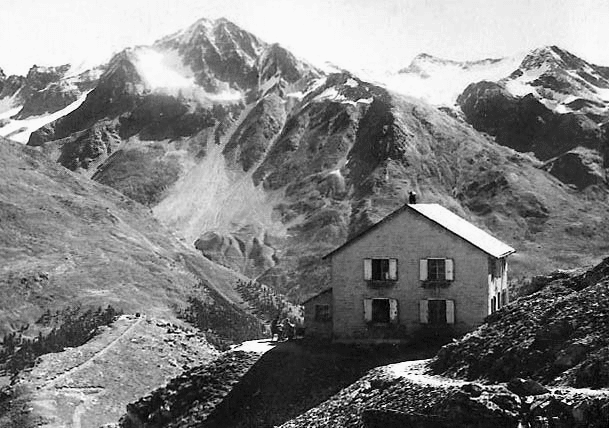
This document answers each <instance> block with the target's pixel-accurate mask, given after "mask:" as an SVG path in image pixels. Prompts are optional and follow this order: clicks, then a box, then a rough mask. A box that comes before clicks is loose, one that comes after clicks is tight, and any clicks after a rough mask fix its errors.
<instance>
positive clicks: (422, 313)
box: [419, 300, 429, 324]
mask: <svg viewBox="0 0 609 428" xmlns="http://www.w3.org/2000/svg"><path fill="white" fill-rule="evenodd" d="M427 308H428V306H427V300H421V301H419V320H420V321H421V324H427V323H429V316H428V312H429V311H428V310H427Z"/></svg>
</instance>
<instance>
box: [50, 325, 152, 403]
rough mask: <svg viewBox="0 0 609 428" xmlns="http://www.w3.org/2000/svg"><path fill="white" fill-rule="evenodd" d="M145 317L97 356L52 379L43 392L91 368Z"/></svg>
mask: <svg viewBox="0 0 609 428" xmlns="http://www.w3.org/2000/svg"><path fill="white" fill-rule="evenodd" d="M143 319H144V318H143V317H141V318H136V321H135V322H134V323H133V324H131V325H130V326H129V327H127V329H126V330H125V331H123V332H122V333H121V334H119V335H118V336H117V337H116V339H114V340H113V341H112V342H110V343H108V344H107V345H106V346H104V347H103V348H102V349H100V350H99V351H98V352H96V353H95V354H93V355H92V356H91V357H89V358H88V359H86V360H85V361H83V362H82V363H80V364H79V365H77V366H75V367H72V368H71V369H69V370H67V371H66V372H64V373H62V374H61V375H59V376H57V377H56V378H55V379H52V380H51V381H50V382H48V383H47V384H46V385H45V386H44V387H42V388H41V391H44V390H46V389H50V388H52V387H54V386H56V385H57V384H58V383H59V382H61V381H62V380H64V379H67V378H68V377H69V376H72V375H74V374H75V373H76V372H78V371H79V370H83V369H85V368H87V367H89V366H91V365H92V364H93V361H94V360H95V359H96V358H99V357H101V356H103V355H105V354H106V353H108V350H110V349H111V348H112V347H113V346H115V345H116V344H117V343H118V342H119V341H120V340H121V339H123V338H125V337H126V336H127V335H128V334H130V333H131V332H133V330H134V329H135V328H136V327H137V326H138V325H140V324H141V322H142V321H143Z"/></svg>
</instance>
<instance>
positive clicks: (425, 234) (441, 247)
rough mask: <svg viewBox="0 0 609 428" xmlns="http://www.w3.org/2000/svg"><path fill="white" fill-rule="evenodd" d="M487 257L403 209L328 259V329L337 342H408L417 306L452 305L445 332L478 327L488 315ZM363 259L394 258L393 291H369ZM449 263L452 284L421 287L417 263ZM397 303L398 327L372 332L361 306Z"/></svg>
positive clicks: (417, 319) (420, 327)
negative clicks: (429, 301)
mask: <svg viewBox="0 0 609 428" xmlns="http://www.w3.org/2000/svg"><path fill="white" fill-rule="evenodd" d="M487 257H488V256H487V254H486V253H485V252H483V251H481V250H480V249H478V248H477V247H475V246H473V245H472V244H470V243H469V242H467V241H465V240H463V239H462V238H459V237H458V236H456V235H454V234H452V233H451V232H449V231H447V230H446V229H444V228H443V227H441V226H439V225H437V224H436V223H434V222H431V221H429V220H428V219H426V218H425V217H423V216H422V215H420V214H418V213H417V212H414V211H411V210H409V209H405V210H404V211H402V212H401V213H399V214H398V215H396V216H395V217H394V218H392V219H390V220H389V221H386V222H385V223H383V224H381V225H379V226H377V227H376V228H374V229H372V230H371V231H369V232H368V233H366V234H365V235H363V236H362V237H360V238H359V239H358V240H356V241H354V242H353V243H351V244H350V245H348V246H346V247H344V248H343V249H342V250H341V251H339V252H337V253H335V254H333V255H332V286H333V299H334V317H333V324H334V325H333V329H334V340H336V341H366V342H368V341H370V342H382V341H401V340H409V339H411V338H412V336H413V335H415V334H417V333H420V332H421V330H424V329H429V327H428V326H425V325H422V324H421V322H420V313H419V301H420V300H423V299H434V298H437V299H447V300H453V301H454V310H455V324H454V325H452V326H448V327H447V328H450V329H452V330H453V331H454V332H455V333H457V334H460V333H463V332H466V331H468V330H471V329H472V328H474V327H476V326H477V325H479V324H480V323H481V322H482V320H483V319H484V317H486V316H487V314H488V312H489V306H488V303H489V300H488V291H489V279H488V278H489V277H488V258H487ZM365 258H397V259H398V280H397V281H396V282H395V284H394V285H390V286H385V287H376V288H372V287H371V286H370V285H369V284H368V282H367V281H365V280H364V273H363V263H364V262H363V260H364V259H365ZM426 258H449V259H453V260H454V280H453V281H452V282H451V283H450V285H449V286H448V287H445V288H442V287H434V288H424V287H422V281H421V280H420V279H419V277H420V276H419V260H420V259H426ZM367 298H391V299H397V300H398V305H399V308H398V311H399V314H398V316H399V322H398V323H397V324H395V325H387V326H374V325H372V324H370V323H367V322H366V321H365V319H364V308H363V306H364V304H363V300H364V299H367Z"/></svg>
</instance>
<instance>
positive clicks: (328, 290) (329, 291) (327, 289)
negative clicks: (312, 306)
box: [301, 287, 332, 305]
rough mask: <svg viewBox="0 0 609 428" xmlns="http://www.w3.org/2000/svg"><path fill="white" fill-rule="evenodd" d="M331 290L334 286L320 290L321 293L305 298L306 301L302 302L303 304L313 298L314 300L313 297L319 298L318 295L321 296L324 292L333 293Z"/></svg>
mask: <svg viewBox="0 0 609 428" xmlns="http://www.w3.org/2000/svg"><path fill="white" fill-rule="evenodd" d="M331 292H332V287H330V288H326V289H325V290H323V291H320V292H319V293H317V294H316V295H314V296H311V297H309V298H308V299H307V300H305V301H304V302H302V303H301V305H304V304H305V303H307V302H310V301H311V300H313V299H315V298H317V297H319V296H321V295H322V294H326V293H331Z"/></svg>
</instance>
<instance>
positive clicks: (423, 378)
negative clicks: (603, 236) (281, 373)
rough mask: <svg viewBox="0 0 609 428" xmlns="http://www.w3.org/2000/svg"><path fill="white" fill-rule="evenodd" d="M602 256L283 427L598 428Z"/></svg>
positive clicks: (544, 280)
mask: <svg viewBox="0 0 609 428" xmlns="http://www.w3.org/2000/svg"><path fill="white" fill-rule="evenodd" d="M608 281H609V260H608V259H606V260H605V261H603V262H602V263H601V264H599V265H597V266H595V267H594V268H592V269H590V270H588V271H585V272H571V273H567V272H564V271H563V272H557V273H555V274H553V275H550V276H547V277H539V278H537V279H536V280H535V282H534V283H533V287H534V288H537V289H538V290H537V291H535V292H533V293H532V294H530V295H528V296H524V297H521V298H519V299H517V300H516V301H514V302H512V303H510V304H509V305H507V306H506V307H504V308H502V309H501V310H499V311H498V312H496V313H495V314H493V315H491V316H489V317H488V319H487V322H486V323H485V324H483V325H482V326H481V327H480V328H478V329H477V330H476V331H474V332H472V333H470V334H468V335H466V336H465V337H463V338H462V339H459V340H456V341H453V342H452V343H450V344H448V345H445V346H444V347H443V348H442V349H440V351H439V352H438V354H437V356H436V357H435V358H433V359H431V360H422V361H414V362H403V363H399V364H394V365H390V366H385V367H380V368H377V369H375V370H372V371H371V372H370V373H368V374H367V375H366V376H364V377H363V378H362V379H360V380H358V381H357V382H355V383H354V384H353V385H351V386H349V387H348V388H345V389H344V390H342V391H341V392H339V393H338V394H336V395H335V396H333V397H332V398H330V399H329V400H328V401H326V402H324V403H322V404H321V405H319V406H317V407H316V408H314V409H311V410H310V411H308V412H306V413H304V414H303V415H301V416H299V417H297V418H295V419H294V420H293V421H290V422H287V423H286V424H284V425H282V426H283V427H286V428H287V427H292V428H294V427H330V426H331V427H352V426H361V427H381V426H382V427H400V426H414V427H450V426H463V427H492V426H505V427H517V426H530V427H546V426H556V427H602V426H607V423H608V422H609V390H608V386H609V383H608V379H609V378H608V377H607V370H606V368H607V364H608V359H607V358H608V355H609V354H607V352H606V347H607V343H606V338H607V334H606V332H605V330H606V322H605V317H606V315H607V311H608V308H607V302H608V301H609V298H608V296H607V294H606V292H607V286H608Z"/></svg>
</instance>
